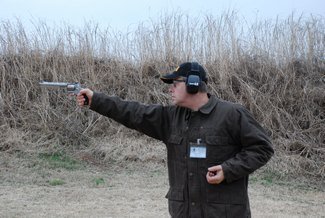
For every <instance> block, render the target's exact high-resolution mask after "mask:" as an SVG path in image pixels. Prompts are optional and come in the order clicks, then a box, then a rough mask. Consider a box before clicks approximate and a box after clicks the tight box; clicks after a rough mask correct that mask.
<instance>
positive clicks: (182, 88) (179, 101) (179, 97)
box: [169, 79, 188, 106]
mask: <svg viewBox="0 0 325 218" xmlns="http://www.w3.org/2000/svg"><path fill="white" fill-rule="evenodd" d="M169 93H170V94H171V97H172V99H171V100H172V103H173V104H174V105H178V106H184V103H185V100H186V98H187V95H188V93H187V91H186V85H185V79H176V80H174V81H173V84H171V85H170V87H169Z"/></svg>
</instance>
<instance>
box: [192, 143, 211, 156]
mask: <svg viewBox="0 0 325 218" xmlns="http://www.w3.org/2000/svg"><path fill="white" fill-rule="evenodd" d="M206 157H207V147H206V146H205V144H203V143H201V140H198V141H197V143H190V158H206Z"/></svg>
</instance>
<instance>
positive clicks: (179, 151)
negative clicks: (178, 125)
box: [167, 134, 186, 161]
mask: <svg viewBox="0 0 325 218" xmlns="http://www.w3.org/2000/svg"><path fill="white" fill-rule="evenodd" d="M182 142H183V137H182V136H181V135H179V134H172V135H171V136H170V138H169V139H168V141H167V152H168V155H167V156H168V159H169V160H171V161H176V160H180V159H181V157H183V156H184V155H185V154H186V146H184V145H183V144H182Z"/></svg>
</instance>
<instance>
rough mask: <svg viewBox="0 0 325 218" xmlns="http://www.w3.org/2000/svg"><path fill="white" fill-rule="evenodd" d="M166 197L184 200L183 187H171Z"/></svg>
mask: <svg viewBox="0 0 325 218" xmlns="http://www.w3.org/2000/svg"><path fill="white" fill-rule="evenodd" d="M166 198H167V199H168V200H172V201H184V191H183V189H175V188H170V189H169V191H168V193H167V194H166Z"/></svg>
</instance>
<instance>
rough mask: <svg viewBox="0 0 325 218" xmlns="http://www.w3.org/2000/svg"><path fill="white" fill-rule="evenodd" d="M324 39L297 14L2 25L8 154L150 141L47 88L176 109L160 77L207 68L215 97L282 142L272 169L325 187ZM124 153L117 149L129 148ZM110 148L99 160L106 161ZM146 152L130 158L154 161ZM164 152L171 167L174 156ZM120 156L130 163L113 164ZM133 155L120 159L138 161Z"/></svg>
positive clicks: (1, 85)
mask: <svg viewBox="0 0 325 218" xmlns="http://www.w3.org/2000/svg"><path fill="white" fill-rule="evenodd" d="M324 33H325V22H324V18H323V17H313V16H309V17H306V16H296V15H295V14H292V16H290V17H288V18H287V19H283V20H281V19H277V20H261V21H257V22H256V23H254V24H252V25H249V24H247V23H245V22H244V19H242V18H240V17H238V16H237V14H236V13H234V12H230V13H225V14H223V15H221V16H218V17H213V16H209V15H207V16H204V17H200V18H193V17H190V16H188V15H184V14H177V13H176V14H170V15H165V16H162V17H160V19H157V20H151V21H148V22H146V23H140V24H139V25H138V28H137V29H135V30H134V31H132V32H127V33H120V32H114V31H113V30H111V29H100V28H99V27H98V26H97V25H96V24H94V23H85V25H84V28H81V29H76V28H73V27H71V26H69V25H64V26H60V27H50V26H48V25H47V24H46V23H43V22H41V21H40V22H39V23H37V24H35V25H34V28H33V29H28V30H27V29H26V28H25V27H24V26H23V25H22V23H21V22H20V21H19V20H16V21H1V23H0V46H1V47H0V72H1V76H0V78H1V81H0V91H1V95H0V96H2V97H0V109H1V111H0V115H1V120H0V128H1V130H2V134H1V139H0V141H1V142H0V151H1V152H11V151H15V150H17V149H18V150H21V151H24V150H34V151H36V149H49V150H51V149H64V150H72V151H75V152H80V151H81V150H83V149H86V150H87V149H89V148H86V147H88V146H90V145H92V146H94V144H95V145H96V144H97V142H96V141H97V140H100V139H103V138H104V136H107V135H108V136H110V137H111V138H112V140H113V141H116V140H118V139H117V138H116V137H121V132H122V133H124V134H122V135H124V136H128V135H129V134H131V136H130V135H129V136H130V137H132V135H133V136H137V137H140V135H138V134H137V133H135V132H131V133H129V130H126V129H125V128H123V127H121V126H119V125H118V124H116V123H115V122H113V121H111V120H109V119H105V118H103V117H101V116H99V115H97V114H95V113H92V112H90V111H87V110H81V109H79V108H78V107H77V106H76V103H75V101H74V99H73V98H72V97H68V96H67V95H66V94H65V93H62V92H60V91H57V90H49V91H47V90H41V88H40V87H39V86H38V82H39V81H40V80H49V81H67V82H74V81H79V82H81V83H82V84H83V85H84V86H86V87H90V88H92V89H95V90H98V91H102V92H106V93H108V94H111V95H118V96H121V97H122V98H124V99H132V100H138V101H142V102H145V103H162V104H167V103H168V96H167V95H166V86H164V85H163V84H161V82H160V81H159V79H158V77H159V75H160V74H161V73H165V72H169V71H170V70H172V69H173V68H174V67H176V66H177V65H178V64H179V63H181V62H184V61H188V60H197V61H199V62H200V63H202V64H203V65H204V66H205V67H206V68H207V70H208V72H209V88H210V91H211V92H212V93H214V94H216V95H217V96H219V97H220V98H223V99H226V100H230V101H234V102H238V103H241V104H243V105H245V106H246V107H247V108H248V109H250V110H251V111H252V113H253V114H254V115H255V116H256V118H257V119H258V120H259V121H260V122H261V123H262V124H263V126H264V127H265V128H266V129H267V131H268V133H269V134H270V135H271V137H272V138H273V141H274V145H275V150H276V155H275V157H274V158H273V161H272V162H271V164H269V166H268V169H270V170H272V171H277V172H278V173H279V174H280V175H285V174H290V175H294V176H297V175H304V176H307V177H308V178H324V177H325V160H324V155H325V131H324V129H325V113H324V108H325V94H324V93H325V84H324V83H323V82H322V78H324V75H325V59H324V54H325V51H324V43H325V34H324ZM17 135H19V137H17ZM106 138H107V137H106ZM18 144H20V145H18ZM107 144H108V145H110V146H114V145H111V144H110V143H109V142H107ZM115 144H116V143H115ZM117 144H118V143H117ZM117 144H116V147H114V149H121V148H119V146H118V145H117ZM102 145H103V141H101V143H100V146H99V147H97V148H96V149H97V151H96V152H93V153H94V154H98V152H99V153H100V154H101V155H100V156H103V152H104V153H105V149H102V147H103V146H102ZM95 147H96V146H95ZM120 147H122V148H123V147H124V146H120ZM140 147H141V146H140ZM140 147H139V150H133V149H132V151H130V153H132V152H133V153H134V154H136V155H138V158H135V159H136V160H139V159H140V160H141V159H144V160H146V157H145V156H143V153H142V150H143V148H140ZM124 148H125V147H124ZM96 149H95V150H96ZM114 149H113V150H114ZM98 150H99V151H98ZM156 152H157V153H158V155H157V157H159V158H157V160H158V159H159V160H158V161H161V156H164V155H165V154H164V153H163V152H162V150H161V149H158V150H156ZM110 153H111V150H110ZM114 153H115V154H121V152H120V151H115V152H112V154H111V156H110V158H113V159H114ZM124 155H125V154H124ZM128 155H130V154H127V155H125V157H126V158H121V157H117V156H116V158H115V160H129V159H134V158H129V159H128V158H127V157H128ZM104 156H105V155H104ZM131 156H132V155H131ZM104 159H105V158H104ZM151 159H152V158H151Z"/></svg>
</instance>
